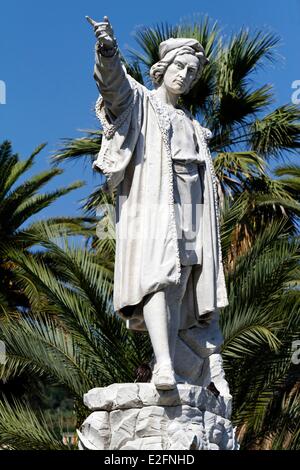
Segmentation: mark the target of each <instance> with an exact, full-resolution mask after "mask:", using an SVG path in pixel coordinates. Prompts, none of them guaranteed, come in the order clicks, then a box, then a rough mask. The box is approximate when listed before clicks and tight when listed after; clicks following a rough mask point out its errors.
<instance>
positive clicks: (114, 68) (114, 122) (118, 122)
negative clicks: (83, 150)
mask: <svg viewBox="0 0 300 470" xmlns="http://www.w3.org/2000/svg"><path fill="white" fill-rule="evenodd" d="M94 78H95V80H96V84H97V87H98V89H99V92H100V96H99V98H98V100H97V102H96V107H95V110H96V115H97V117H98V118H99V120H100V122H101V126H102V129H103V138H102V143H101V149H100V152H99V154H98V157H97V159H96V160H95V161H94V163H93V169H95V170H98V171H100V172H101V173H103V174H104V175H105V176H106V184H105V186H104V189H106V190H109V191H113V190H114V189H115V188H116V187H117V186H118V185H119V184H120V182H121V181H122V180H123V178H124V173H125V170H126V167H127V166H128V163H129V161H130V159H131V157H132V154H133V151H134V147H135V144H136V141H137V138H138V133H139V128H140V126H139V123H140V122H141V118H140V113H139V110H138V109H137V105H138V101H139V99H138V98H139V96H140V94H141V91H140V93H138V86H137V83H136V81H135V80H134V79H133V78H132V77H131V76H130V75H128V74H127V72H126V69H125V67H124V66H123V64H122V63H121V60H120V56H119V54H118V53H116V54H114V55H113V56H112V57H104V56H102V55H101V54H100V52H99V50H98V48H97V46H96V59H95V68H94ZM140 87H141V86H140Z"/></svg>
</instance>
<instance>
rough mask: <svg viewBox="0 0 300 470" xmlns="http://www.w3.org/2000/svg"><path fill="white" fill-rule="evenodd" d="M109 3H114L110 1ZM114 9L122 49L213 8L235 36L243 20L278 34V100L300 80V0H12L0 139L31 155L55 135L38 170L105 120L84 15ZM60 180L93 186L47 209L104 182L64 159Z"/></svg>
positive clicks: (4, 32)
mask: <svg viewBox="0 0 300 470" xmlns="http://www.w3.org/2000/svg"><path fill="white" fill-rule="evenodd" d="M104 3H107V6H106V7H105V6H104ZM87 14H88V15H89V16H91V17H93V18H95V19H98V20H101V19H102V17H103V16H104V15H107V16H109V18H110V20H111V23H112V24H113V27H114V30H115V35H116V36H117V39H118V42H119V46H120V48H121V50H122V52H126V48H127V47H128V46H130V47H135V40H134V37H133V34H134V31H135V30H136V29H137V28H138V27H140V26H141V25H146V26H151V25H153V24H156V23H159V22H162V21H168V22H169V23H171V24H175V23H178V22H180V21H182V20H185V19H192V18H193V15H200V16H201V15H205V14H208V15H209V16H210V17H211V18H212V19H213V20H217V21H218V22H219V25H220V26H221V28H222V30H223V34H224V35H227V36H229V35H230V34H231V33H232V32H234V31H237V30H238V29H240V28H241V27H242V26H247V27H249V28H250V29H255V28H258V29H263V30H264V31H271V32H274V33H277V34H278V35H279V36H280V37H281V38H282V40H281V45H280V47H279V48H278V59H279V60H278V62H277V63H276V65H275V66H273V67H271V68H268V69H267V70H265V71H262V72H260V73H259V75H258V80H259V82H260V83H261V84H263V83H273V84H274V86H275V89H276V99H277V102H276V103H275V104H276V105H279V104H283V103H287V102H290V100H291V95H292V91H293V90H292V88H291V84H292V82H293V81H295V80H300V70H299V64H300V41H299V26H300V0H285V1H284V0H276V1H274V0H251V1H244V2H241V1H240V0H227V1H226V2H225V1H224V0H201V1H200V0H199V1H193V0H190V1H189V2H184V1H182V0H180V1H179V0H166V1H162V0H160V1H158V0H152V1H151V2H145V3H143V2H141V1H135V0H134V1H130V0H129V1H126V0H125V1H119V0H118V1H114V0H112V1H111V2H100V1H98V0H85V1H79V0H72V1H71V0H60V1H58V0H51V2H50V1H47V0H45V1H43V2H41V1H38V0H24V1H21V0H10V1H9V2H5V3H3V2H2V5H1V7H0V80H2V81H4V82H5V84H6V95H7V96H6V104H5V105H3V104H0V141H2V140H4V139H9V140H11V141H12V143H13V147H14V150H15V151H16V152H18V153H19V154H20V155H21V157H26V156H27V155H28V154H29V153H30V152H31V151H32V150H33V149H34V148H35V147H36V146H37V145H38V144H40V143H42V142H48V145H47V147H46V149H45V150H43V152H42V153H41V154H40V156H39V157H38V160H37V164H36V165H35V167H34V172H37V171H41V170H44V169H45V168H47V167H49V160H50V158H49V157H50V155H51V153H52V152H53V151H55V149H57V148H59V146H60V139H61V138H64V137H79V136H81V135H82V134H81V133H80V132H79V131H78V129H94V128H96V127H98V123H97V120H96V118H95V116H94V111H93V106H94V102H95V100H96V98H97V91H96V86H95V84H94V81H93V77H92V70H93V59H94V58H93V48H94V37H93V31H92V30H91V28H90V26H89V24H88V23H87V22H86V20H85V15H87ZM64 168H65V172H64V174H63V175H62V176H60V177H59V178H57V179H56V180H55V184H54V185H52V186H51V185H50V186H48V189H52V188H53V187H54V186H55V185H57V184H59V185H66V184H68V183H70V182H72V181H74V180H78V179H83V180H85V181H86V182H87V186H85V187H84V188H83V189H80V190H77V191H76V192H74V193H73V194H72V195H69V196H67V197H65V198H63V199H62V200H61V201H60V202H58V203H56V204H55V205H54V206H53V207H51V208H49V209H47V210H46V211H45V212H44V215H47V216H53V215H62V214H65V215H71V214H75V213H76V211H77V210H78V200H79V199H81V198H83V197H85V196H86V195H88V193H89V192H91V190H92V188H93V186H94V185H95V184H96V183H97V182H99V176H98V175H92V171H91V169H90V168H89V167H86V168H83V166H82V165H81V164H76V165H75V164H74V165H73V164H65V165H64Z"/></svg>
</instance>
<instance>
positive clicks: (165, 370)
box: [151, 364, 176, 390]
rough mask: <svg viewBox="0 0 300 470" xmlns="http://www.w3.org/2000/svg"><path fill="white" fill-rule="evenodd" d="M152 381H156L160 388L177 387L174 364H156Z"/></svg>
mask: <svg viewBox="0 0 300 470" xmlns="http://www.w3.org/2000/svg"><path fill="white" fill-rule="evenodd" d="M151 382H152V383H154V385H155V387H156V388H157V389H158V390H172V389H173V388H176V379H175V374H174V369H173V367H172V365H171V364H161V365H160V366H157V365H156V366H155V367H154V369H153V372H152V380H151Z"/></svg>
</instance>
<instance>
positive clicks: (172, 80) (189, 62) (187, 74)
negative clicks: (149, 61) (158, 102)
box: [163, 54, 200, 95]
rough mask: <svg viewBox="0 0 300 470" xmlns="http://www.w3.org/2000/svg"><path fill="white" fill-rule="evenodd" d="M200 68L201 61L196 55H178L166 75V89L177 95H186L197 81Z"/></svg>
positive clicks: (164, 80) (164, 78) (164, 79)
mask: <svg viewBox="0 0 300 470" xmlns="http://www.w3.org/2000/svg"><path fill="white" fill-rule="evenodd" d="M199 67H200V65H199V60H198V59H197V57H195V56H194V55H192V54H182V55H177V56H176V57H175V59H174V61H173V62H172V63H171V64H170V65H169V67H168V68H167V70H166V72H165V74H164V77H163V83H164V85H165V87H166V88H167V90H168V91H169V92H170V93H173V94H175V95H182V94H184V93H186V92H187V91H189V89H190V87H191V84H192V83H193V81H194V80H195V78H196V75H197V73H198V68H199Z"/></svg>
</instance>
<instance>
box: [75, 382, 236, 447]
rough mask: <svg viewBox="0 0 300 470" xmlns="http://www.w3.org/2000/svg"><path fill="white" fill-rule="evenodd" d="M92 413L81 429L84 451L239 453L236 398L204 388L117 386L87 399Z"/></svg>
mask: <svg viewBox="0 0 300 470" xmlns="http://www.w3.org/2000/svg"><path fill="white" fill-rule="evenodd" d="M84 403H85V405H86V406H87V407H88V408H89V409H90V410H92V413H91V415H90V416H89V417H88V418H87V419H86V420H85V422H84V423H83V425H82V426H81V428H80V430H78V436H79V441H80V444H79V448H80V449H82V450H219V449H220V450H234V449H237V448H238V445H237V442H236V439H235V432H234V429H233V427H232V424H231V422H230V413H231V397H230V396H229V397H228V398H224V397H222V396H219V397H216V396H215V395H214V394H213V393H212V392H210V391H209V390H207V389H206V388H204V387H202V386H197V385H190V384H178V385H177V388H176V389H174V390H169V391H158V390H157V389H156V388H155V386H154V385H153V384H152V383H128V384H113V385H110V386H109V387H106V388H94V389H92V390H90V391H89V392H88V393H86V394H85V396H84Z"/></svg>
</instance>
